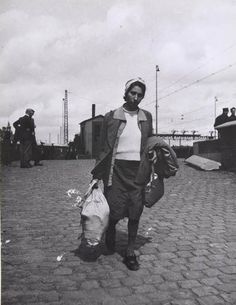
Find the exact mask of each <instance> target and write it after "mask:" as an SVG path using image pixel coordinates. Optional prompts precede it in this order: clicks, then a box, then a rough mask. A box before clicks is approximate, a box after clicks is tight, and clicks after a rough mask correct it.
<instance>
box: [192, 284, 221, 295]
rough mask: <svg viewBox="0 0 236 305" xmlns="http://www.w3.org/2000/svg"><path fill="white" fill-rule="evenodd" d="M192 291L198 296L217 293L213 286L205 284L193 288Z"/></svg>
mask: <svg viewBox="0 0 236 305" xmlns="http://www.w3.org/2000/svg"><path fill="white" fill-rule="evenodd" d="M192 291H193V292H194V293H195V294H196V295H198V296H199V297H202V296H206V295H212V294H217V293H218V291H217V290H216V289H215V288H213V287H207V286H202V287H197V288H193V289H192Z"/></svg>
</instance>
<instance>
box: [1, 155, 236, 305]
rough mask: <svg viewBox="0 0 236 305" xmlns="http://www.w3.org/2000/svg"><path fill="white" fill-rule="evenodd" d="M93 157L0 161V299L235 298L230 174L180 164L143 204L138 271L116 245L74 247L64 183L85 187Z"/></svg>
mask: <svg viewBox="0 0 236 305" xmlns="http://www.w3.org/2000/svg"><path fill="white" fill-rule="evenodd" d="M93 164H94V161H93V160H72V161H44V166H43V167H33V168H31V169H21V168H19V165H18V164H13V165H12V166H10V167H3V168H2V174H1V177H2V190H1V194H2V196H1V200H2V227H1V233H2V234H1V238H2V304H3V305H13V304H17V305H20V304H24V305H27V304H32V305H34V304H38V305H44V304H50V305H75V304H76V305H98V304H100V305H125V304H127V305H131V304H135V305H139V304H140V305H143V304H151V305H152V304H153V305H159V304H160V305H219V304H224V305H227V304H236V198H235V197H236V195H235V194H236V175H235V174H234V173H230V172H224V171H215V172H204V171H199V170H196V169H194V168H191V167H188V166H187V165H184V163H183V161H180V165H181V166H180V170H179V172H178V174H177V176H176V177H172V178H169V179H167V180H166V181H165V188H166V190H165V195H164V197H163V198H162V199H161V200H160V202H159V203H157V204H156V205H155V206H154V207H153V208H151V209H145V210H144V213H143V215H142V218H141V222H140V229H139V236H138V241H137V250H136V251H137V254H138V258H139V262H140V265H141V267H140V270H139V271H136V272H135V271H129V270H127V268H126V266H125V265H124V264H123V262H122V260H123V258H122V251H123V250H124V248H125V244H126V241H127V236H126V225H127V222H126V220H123V221H121V222H120V223H119V225H118V236H117V252H116V253H115V254H113V255H111V256H107V255H101V256H100V257H99V258H98V260H97V261H95V262H86V261H84V260H82V259H81V258H80V257H78V255H76V253H77V252H76V249H77V248H78V245H79V242H80V241H79V240H78V235H79V233H80V232H81V228H80V226H79V222H80V216H79V211H78V208H76V207H74V206H73V202H74V199H73V198H69V197H68V195H67V191H68V190H69V189H79V190H80V191H81V192H84V191H85V190H86V187H87V185H88V183H89V182H90V179H91V176H90V174H89V172H90V169H91V168H92V166H93Z"/></svg>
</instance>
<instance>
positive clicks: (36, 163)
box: [34, 162, 43, 166]
mask: <svg viewBox="0 0 236 305" xmlns="http://www.w3.org/2000/svg"><path fill="white" fill-rule="evenodd" d="M34 166H43V164H42V163H39V162H35V163H34Z"/></svg>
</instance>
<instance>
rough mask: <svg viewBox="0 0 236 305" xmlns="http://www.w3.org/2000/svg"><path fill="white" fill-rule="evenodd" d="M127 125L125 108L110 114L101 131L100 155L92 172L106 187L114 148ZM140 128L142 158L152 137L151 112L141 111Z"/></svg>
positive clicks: (139, 113)
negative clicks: (149, 138)
mask: <svg viewBox="0 0 236 305" xmlns="http://www.w3.org/2000/svg"><path fill="white" fill-rule="evenodd" d="M125 124H126V119H125V114H124V110H123V107H120V108H118V109H116V110H113V111H110V112H108V113H107V114H106V115H105V117H104V121H103V127H102V131H101V146H100V153H99V157H98V159H97V162H96V165H95V167H94V169H93V170H92V171H91V173H92V175H93V178H97V179H102V180H103V182H104V185H105V186H107V185H108V181H109V178H110V173H111V172H112V166H113V165H112V156H113V155H114V152H113V150H114V147H115V143H116V140H117V137H119V135H120V133H122V130H123V129H124V127H125ZM138 126H139V128H140V131H141V147H140V156H141V155H142V153H143V151H144V148H145V146H146V142H147V139H148V137H150V136H151V135H152V115H151V113H150V112H148V111H146V110H143V109H139V111H138Z"/></svg>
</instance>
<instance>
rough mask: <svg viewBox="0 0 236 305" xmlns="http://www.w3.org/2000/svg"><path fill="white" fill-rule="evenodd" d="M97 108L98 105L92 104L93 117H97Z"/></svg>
mask: <svg viewBox="0 0 236 305" xmlns="http://www.w3.org/2000/svg"><path fill="white" fill-rule="evenodd" d="M95 108H96V105H95V104H92V118H94V117H95Z"/></svg>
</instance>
